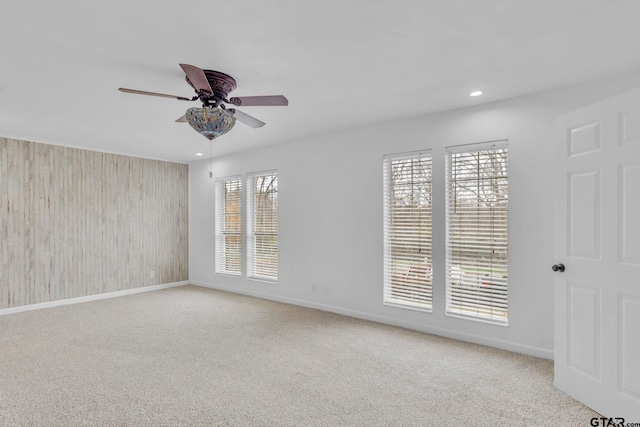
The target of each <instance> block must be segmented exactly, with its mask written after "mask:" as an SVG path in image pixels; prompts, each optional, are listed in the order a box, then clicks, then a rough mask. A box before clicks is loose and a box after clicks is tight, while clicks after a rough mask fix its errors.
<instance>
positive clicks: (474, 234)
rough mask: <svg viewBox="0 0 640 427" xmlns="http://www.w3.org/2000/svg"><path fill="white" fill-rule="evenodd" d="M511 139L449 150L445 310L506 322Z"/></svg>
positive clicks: (463, 315)
mask: <svg viewBox="0 0 640 427" xmlns="http://www.w3.org/2000/svg"><path fill="white" fill-rule="evenodd" d="M507 214H508V180H507V142H506V141H500V142H491V143H485V144H474V145H466V146H459V147H449V148H447V314H450V315H455V316H462V317H469V318H474V319H482V320H485V321H489V322H491V323H499V324H504V325H506V324H507V319H508V316H507V278H508V272H507V261H508V247H507V240H508V239H507V236H508V234H507Z"/></svg>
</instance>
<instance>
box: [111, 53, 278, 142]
mask: <svg viewBox="0 0 640 427" xmlns="http://www.w3.org/2000/svg"><path fill="white" fill-rule="evenodd" d="M180 67H181V68H182V70H183V71H184V73H185V80H186V81H187V83H189V85H190V86H191V87H192V88H193V89H194V90H195V91H196V95H195V96H194V97H192V98H185V97H183V96H175V95H167V94H164V93H156V92H147V91H144V90H136V89H127V88H124V87H121V88H118V90H119V91H120V92H126V93H134V94H138V95H150V96H159V97H163V98H173V99H177V100H180V101H195V100H200V102H202V107H192V108H189V109H188V110H187V112H186V113H185V115H184V116H182V117H180V118H179V119H178V120H176V122H187V123H189V124H190V125H191V127H192V128H194V129H195V130H196V131H198V132H200V133H201V134H202V135H204V136H205V137H206V138H207V139H209V140H212V139H214V138H217V137H219V136H222V135H224V134H225V133H227V132H229V131H230V130H231V129H232V128H233V126H234V125H235V122H236V119H237V120H238V121H240V122H242V123H244V124H246V125H248V126H251V127H252V128H259V127H262V126H264V125H265V123H264V122H262V121H260V120H258V119H256V118H255V117H252V116H250V115H248V114H245V113H243V112H242V111H240V110H238V109H236V108H226V106H225V104H231V105H233V106H235V107H240V106H242V107H252V106H270V105H283V106H284V105H289V101H288V100H287V98H285V97H284V96H283V95H268V96H240V97H233V98H230V99H227V96H228V94H229V93H230V92H232V91H233V90H234V89H235V88H236V87H237V86H236V81H235V79H234V78H233V77H231V76H230V75H228V74H225V73H221V72H220V71H213V70H203V69H201V68H198V67H195V66H193V65H189V64H180Z"/></svg>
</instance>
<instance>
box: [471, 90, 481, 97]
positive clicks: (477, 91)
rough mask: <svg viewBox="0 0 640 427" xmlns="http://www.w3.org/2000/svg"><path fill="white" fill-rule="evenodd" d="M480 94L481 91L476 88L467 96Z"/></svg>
mask: <svg viewBox="0 0 640 427" xmlns="http://www.w3.org/2000/svg"><path fill="white" fill-rule="evenodd" d="M480 95H482V91H479V90H476V91H473V92H471V93H470V94H469V96H480Z"/></svg>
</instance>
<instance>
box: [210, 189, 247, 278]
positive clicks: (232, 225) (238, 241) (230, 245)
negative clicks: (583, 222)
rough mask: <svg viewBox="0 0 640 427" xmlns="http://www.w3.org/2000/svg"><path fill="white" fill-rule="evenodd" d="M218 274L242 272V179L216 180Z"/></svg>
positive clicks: (238, 273)
mask: <svg viewBox="0 0 640 427" xmlns="http://www.w3.org/2000/svg"><path fill="white" fill-rule="evenodd" d="M215 191H216V212H215V215H216V217H215V239H216V243H215V246H216V259H215V265H216V273H224V274H233V275H240V274H241V272H242V218H241V215H242V211H241V210H240V209H241V208H240V202H241V200H242V197H241V191H242V181H241V180H240V177H234V178H221V179H218V180H216V188H215Z"/></svg>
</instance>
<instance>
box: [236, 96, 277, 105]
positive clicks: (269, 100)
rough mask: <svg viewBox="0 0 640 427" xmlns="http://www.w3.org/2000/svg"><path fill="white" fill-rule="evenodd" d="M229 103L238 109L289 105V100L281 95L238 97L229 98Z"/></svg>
mask: <svg viewBox="0 0 640 427" xmlns="http://www.w3.org/2000/svg"><path fill="white" fill-rule="evenodd" d="M229 103H231V104H233V105H237V106H238V107H240V106H243V107H253V106H258V105H264V106H267V105H289V100H288V99H287V98H285V97H284V96H282V95H267V96H238V97H233V98H231V99H230V100H229Z"/></svg>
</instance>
